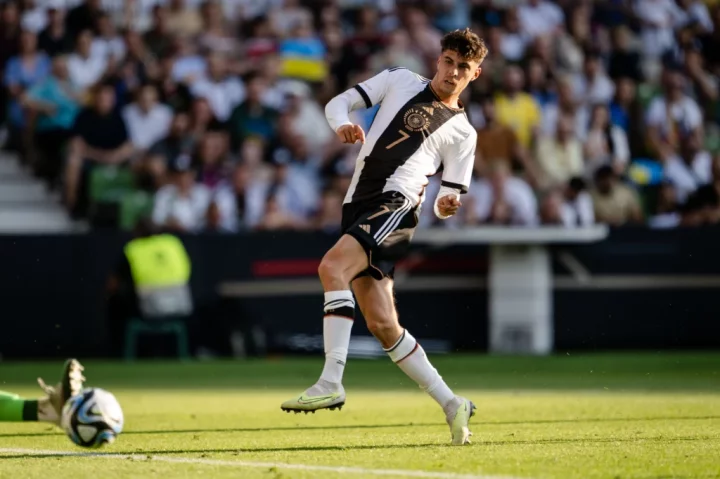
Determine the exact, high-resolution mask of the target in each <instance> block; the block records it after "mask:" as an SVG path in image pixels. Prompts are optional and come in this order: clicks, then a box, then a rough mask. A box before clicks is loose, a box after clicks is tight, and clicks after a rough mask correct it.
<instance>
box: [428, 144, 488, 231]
mask: <svg viewBox="0 0 720 479" xmlns="http://www.w3.org/2000/svg"><path fill="white" fill-rule="evenodd" d="M476 143H477V133H475V130H472V131H471V133H470V134H469V135H468V137H467V138H465V139H464V140H463V141H461V142H459V143H456V144H454V145H452V146H451V147H450V148H448V151H447V152H446V153H445V157H444V158H443V166H444V171H443V175H442V182H441V184H440V191H438V194H437V198H436V200H435V204H434V205H433V211H434V212H435V215H436V216H437V217H438V218H440V219H443V220H444V219H447V218H449V217H451V216H453V215H454V214H455V213H457V211H458V209H459V208H460V206H462V203H461V202H460V195H462V194H465V193H467V192H468V188H469V187H470V180H471V178H472V170H473V166H474V164H475V146H476Z"/></svg>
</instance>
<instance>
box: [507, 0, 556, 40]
mask: <svg viewBox="0 0 720 479" xmlns="http://www.w3.org/2000/svg"><path fill="white" fill-rule="evenodd" d="M518 20H520V28H521V29H522V31H523V33H524V34H526V35H527V36H529V37H531V38H535V37H538V36H540V35H546V34H548V33H552V32H553V31H554V30H555V29H556V28H558V27H559V26H561V25H562V24H563V22H564V21H565V14H564V13H563V11H562V9H561V8H560V7H558V6H557V5H555V4H554V3H552V2H548V1H545V0H540V1H539V2H538V5H537V6H535V7H533V6H532V5H529V4H525V5H520V7H519V8H518Z"/></svg>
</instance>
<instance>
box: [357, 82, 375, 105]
mask: <svg viewBox="0 0 720 479" xmlns="http://www.w3.org/2000/svg"><path fill="white" fill-rule="evenodd" d="M355 89H356V90H357V91H358V93H360V96H361V97H362V99H363V100H365V106H366V107H368V108H372V106H373V105H372V102H371V101H370V97H369V96H368V94H367V93H365V90H363V89H362V87H361V86H360V85H355Z"/></svg>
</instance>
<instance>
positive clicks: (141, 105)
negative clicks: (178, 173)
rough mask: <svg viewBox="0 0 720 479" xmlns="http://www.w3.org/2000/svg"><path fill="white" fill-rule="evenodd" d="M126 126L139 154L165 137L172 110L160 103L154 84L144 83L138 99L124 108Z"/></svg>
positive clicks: (168, 128)
mask: <svg viewBox="0 0 720 479" xmlns="http://www.w3.org/2000/svg"><path fill="white" fill-rule="evenodd" d="M122 116H123V119H124V120H125V127H126V128H127V131H128V133H129V135H130V141H131V142H132V145H133V147H134V148H135V151H136V153H137V154H143V153H144V152H145V151H146V150H147V149H148V148H150V147H151V146H152V145H153V144H155V143H157V142H158V141H160V140H161V139H163V138H165V136H166V135H167V134H168V131H169V130H170V124H171V123H172V117H173V114H172V110H170V108H169V107H168V106H167V105H163V104H161V103H158V101H157V90H156V89H155V87H154V86H153V85H149V84H146V85H143V86H142V87H140V89H139V90H138V92H137V100H136V101H135V102H133V103H131V104H129V105H127V106H125V107H124V108H123V110H122Z"/></svg>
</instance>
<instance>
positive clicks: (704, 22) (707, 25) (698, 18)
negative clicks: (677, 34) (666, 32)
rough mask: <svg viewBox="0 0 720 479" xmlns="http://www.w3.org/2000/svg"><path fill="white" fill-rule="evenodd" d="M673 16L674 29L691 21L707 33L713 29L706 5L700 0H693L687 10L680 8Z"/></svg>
mask: <svg viewBox="0 0 720 479" xmlns="http://www.w3.org/2000/svg"><path fill="white" fill-rule="evenodd" d="M675 18H676V20H675V28H676V29H678V28H682V27H684V26H686V25H689V24H691V23H698V24H699V25H700V26H701V27H702V28H703V29H705V30H706V31H707V32H708V33H712V32H713V30H714V29H715V26H714V25H713V21H712V17H710V12H708V7H707V5H705V3H703V2H702V1H701V0H695V1H694V2H693V3H691V4H690V6H689V7H688V9H687V10H680V11H679V13H678V14H677V15H676V17H675Z"/></svg>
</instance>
